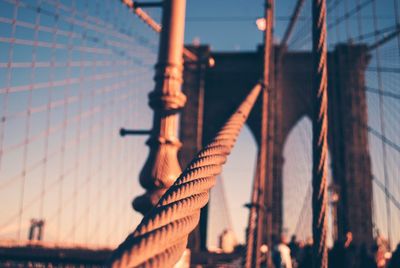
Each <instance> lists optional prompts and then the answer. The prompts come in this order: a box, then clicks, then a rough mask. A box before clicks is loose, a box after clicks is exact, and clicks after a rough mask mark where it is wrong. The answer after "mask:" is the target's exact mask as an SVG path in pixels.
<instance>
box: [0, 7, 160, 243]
mask: <svg viewBox="0 0 400 268" xmlns="http://www.w3.org/2000/svg"><path fill="white" fill-rule="evenodd" d="M157 43H158V35H157V34H156V33H154V32H153V31H152V30H151V29H149V28H148V27H146V26H145V25H144V24H143V23H142V22H141V21H140V20H139V19H138V18H136V17H134V16H132V15H131V14H130V12H129V10H128V9H126V7H124V6H123V5H121V4H120V3H119V2H117V1H111V0H109V1H100V0H97V1H76V0H71V1H58V0H36V1H23V0H1V1H0V50H1V51H2V52H5V53H1V55H0V71H1V80H0V103H1V104H0V107H1V108H0V116H1V122H0V200H1V202H0V215H2V217H1V219H0V240H1V243H3V242H4V243H7V244H15V243H21V244H23V243H26V241H27V239H28V230H29V228H30V221H31V220H33V221H43V222H44V226H45V230H44V232H43V234H42V237H40V238H39V237H34V238H33V240H42V241H41V242H42V243H47V244H49V245H58V246H60V245H71V246H72V245H75V246H76V245H82V246H90V247H108V248H113V247H115V246H116V245H117V243H118V242H119V241H120V240H121V239H122V238H123V237H125V236H126V234H127V233H126V232H127V230H129V226H131V225H132V219H131V217H130V216H129V215H127V214H126V211H127V210H129V209H130V208H129V207H130V206H129V203H130V201H131V199H132V196H133V194H134V193H133V192H132V190H134V186H133V185H132V186H129V187H127V185H130V182H131V176H132V173H135V172H137V173H138V169H139V168H140V167H141V163H140V162H141V161H142V160H141V159H140V158H138V155H137V153H136V151H137V150H144V146H143V145H142V144H143V143H144V139H142V138H137V139H130V140H128V141H123V140H121V138H120V137H119V136H118V130H119V128H121V127H123V126H129V127H135V128H148V125H149V123H150V122H151V118H150V117H149V116H147V114H150V113H144V114H143V115H139V111H143V110H146V109H148V108H147V106H146V104H145V103H142V102H141V101H140V100H141V99H144V98H145V97H146V95H147V94H148V92H149V91H150V90H151V89H152V88H153V85H152V82H149V81H151V78H152V75H153V66H154V64H155V61H156V51H157ZM127 143H128V144H127ZM104 189H108V190H107V191H104ZM31 227H32V226H31Z"/></svg>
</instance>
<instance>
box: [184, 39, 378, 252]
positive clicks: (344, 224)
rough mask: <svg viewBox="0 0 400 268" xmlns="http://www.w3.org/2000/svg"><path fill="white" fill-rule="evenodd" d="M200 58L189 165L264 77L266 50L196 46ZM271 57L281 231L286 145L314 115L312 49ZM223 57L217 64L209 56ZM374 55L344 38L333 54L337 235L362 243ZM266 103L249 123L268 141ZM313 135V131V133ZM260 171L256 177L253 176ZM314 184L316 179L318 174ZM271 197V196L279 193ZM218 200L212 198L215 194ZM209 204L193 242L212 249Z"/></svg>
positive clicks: (270, 178)
mask: <svg viewBox="0 0 400 268" xmlns="http://www.w3.org/2000/svg"><path fill="white" fill-rule="evenodd" d="M190 49H191V50H192V51H193V52H194V53H196V54H197V55H198V56H199V59H200V60H199V62H197V63H187V64H186V65H185V70H184V85H183V91H184V94H185V95H186V96H187V98H188V101H187V104H186V106H185V107H184V108H183V110H182V114H181V121H180V139H181V141H182V143H183V147H182V148H181V150H180V155H179V157H180V163H181V165H182V167H184V166H186V165H187V163H188V161H190V159H191V158H192V157H193V156H194V154H195V153H196V152H197V151H198V150H199V149H200V148H201V147H202V145H203V144H206V143H207V141H209V140H210V139H211V138H212V137H213V136H214V135H215V134H216V132H217V131H218V129H219V128H220V127H221V126H222V125H223V123H224V122H225V121H226V120H227V118H228V117H229V115H230V114H231V113H232V112H233V111H234V110H235V108H236V107H237V106H238V105H239V104H240V102H241V101H242V100H243V99H244V97H245V96H246V95H247V94H248V93H249V91H250V89H251V88H252V87H253V86H254V85H255V83H256V82H257V81H258V80H259V78H260V77H261V72H262V66H263V63H262V60H263V56H262V49H259V50H258V51H256V52H234V53H231V52H224V53H211V52H210V50H209V48H208V47H206V46H200V47H196V48H190ZM274 55H275V57H273V59H272V61H273V62H271V64H272V66H274V72H272V73H271V76H272V77H271V78H272V79H271V81H273V83H272V85H273V88H272V90H271V94H270V100H271V101H270V107H269V110H270V118H269V124H270V132H269V135H268V137H269V139H270V144H271V145H273V146H272V147H270V148H273V150H270V152H271V155H269V156H268V159H269V162H271V163H272V168H271V169H270V172H268V171H267V174H269V175H267V177H266V178H265V179H266V180H267V184H266V185H270V186H269V187H267V189H268V190H267V195H270V196H272V198H271V199H272V201H268V200H266V207H267V211H268V213H269V214H270V216H271V217H272V226H271V227H270V232H271V235H272V234H277V235H278V234H280V233H281V231H282V224H283V213H284V211H283V204H282V179H283V178H282V171H283V164H284V157H283V145H284V143H285V140H286V138H287V137H288V135H289V133H290V131H291V129H292V128H294V126H295V125H296V124H297V123H298V122H299V121H300V120H301V118H302V117H304V116H307V117H310V115H311V107H312V105H311V101H312V100H311V88H312V73H311V70H312V54H311V52H308V51H307V52H288V53H285V54H284V55H283V56H282V57H280V56H279V55H280V48H279V47H275V49H274ZM210 58H212V59H213V60H214V61H215V66H210V64H209V59H210ZM368 59H369V56H368V54H367V49H366V47H365V46H363V45H338V46H336V47H335V49H334V50H333V51H332V52H330V53H329V60H328V63H329V66H328V73H329V108H328V110H329V137H328V139H329V150H330V153H331V160H332V166H331V168H332V174H333V184H334V189H335V190H336V192H337V193H338V195H339V201H338V204H337V213H336V214H337V215H335V217H336V221H337V225H336V231H337V238H338V239H344V238H345V235H346V233H347V232H352V233H353V238H354V242H355V243H358V244H361V243H367V244H370V243H371V242H372V173H371V163H370V155H369V149H368V133H367V130H366V128H365V127H364V126H365V125H367V104H366V93H365V90H364V84H365V81H364V80H365V75H364V72H365V68H366V67H367V64H368ZM260 104H261V103H260V102H258V103H257V104H256V106H255V107H254V109H253V111H252V113H251V115H250V117H249V120H248V122H247V125H248V126H249V128H250V130H251V132H252V134H253V135H254V137H255V140H256V141H257V143H258V145H259V144H260V135H259V133H260V111H261V106H260ZM310 138H311V137H310ZM251 180H252V178H248V183H249V184H250V183H251ZM310 183H311V179H310ZM271 199H270V200H271ZM211 202H212V201H211ZM207 214H208V213H207V207H205V208H204V209H203V211H202V214H201V220H200V224H199V226H198V228H197V229H196V230H195V231H194V232H193V233H192V235H191V238H190V241H189V246H190V247H191V248H192V250H204V249H205V245H206V236H207Z"/></svg>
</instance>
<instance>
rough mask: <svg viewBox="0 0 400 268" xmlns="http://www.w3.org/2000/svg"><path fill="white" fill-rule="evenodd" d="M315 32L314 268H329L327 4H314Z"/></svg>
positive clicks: (317, 0) (322, 1)
mask: <svg viewBox="0 0 400 268" xmlns="http://www.w3.org/2000/svg"><path fill="white" fill-rule="evenodd" d="M312 22H313V26H312V31H313V38H312V39H313V76H314V77H313V79H314V80H313V90H312V94H313V99H314V109H313V118H312V119H313V141H312V146H313V177H312V186H313V194H312V208H313V222H312V229H313V239H314V248H313V259H314V260H313V267H315V268H317V267H318V268H326V267H327V266H328V254H327V253H328V252H327V247H326V235H327V197H328V195H327V164H328V159H327V156H328V144H327V138H328V113H327V111H328V94H327V93H328V92H327V89H328V78H327V31H326V1H325V0H313V2H312Z"/></svg>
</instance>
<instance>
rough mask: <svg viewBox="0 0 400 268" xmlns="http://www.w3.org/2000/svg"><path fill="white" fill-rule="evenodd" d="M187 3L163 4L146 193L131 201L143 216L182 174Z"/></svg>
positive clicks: (144, 177)
mask: <svg viewBox="0 0 400 268" xmlns="http://www.w3.org/2000/svg"><path fill="white" fill-rule="evenodd" d="M185 8H186V0H165V1H164V2H163V12H162V25H163V27H162V30H161V37H160V46H159V53H158V63H157V65H156V75H155V78H154V80H155V84H156V85H155V89H154V91H153V92H151V93H150V95H149V105H150V107H151V108H152V109H153V110H154V117H153V129H152V133H151V136H150V139H149V140H148V142H147V144H148V146H149V148H150V153H149V156H148V158H147V161H146V163H145V165H144V167H143V169H142V171H141V173H140V184H141V185H142V186H143V188H145V189H146V193H145V194H144V195H142V196H139V197H137V198H136V199H135V200H134V201H133V207H134V208H135V210H137V211H139V212H141V213H142V214H146V213H147V212H148V211H149V210H150V209H151V208H152V207H153V206H154V205H155V204H156V203H157V202H158V200H159V198H160V197H161V196H162V195H163V194H164V193H165V191H166V190H167V189H168V188H169V187H170V186H171V185H172V184H173V183H174V181H175V179H176V178H177V177H178V176H179V174H180V173H181V168H180V166H179V162H178V157H177V153H178V150H179V148H180V146H181V143H180V141H179V139H178V137H177V131H178V129H177V127H178V114H177V113H178V111H179V110H180V109H181V108H182V107H183V106H184V105H185V102H186V97H185V95H184V94H183V93H182V92H181V85H182V69H183V60H182V52H183V37H184V26H185Z"/></svg>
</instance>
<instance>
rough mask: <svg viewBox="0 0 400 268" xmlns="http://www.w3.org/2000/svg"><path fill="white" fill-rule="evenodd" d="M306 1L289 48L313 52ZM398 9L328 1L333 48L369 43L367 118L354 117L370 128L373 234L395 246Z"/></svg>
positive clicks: (398, 218)
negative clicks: (360, 119)
mask: <svg viewBox="0 0 400 268" xmlns="http://www.w3.org/2000/svg"><path fill="white" fill-rule="evenodd" d="M302 2H304V3H302V5H301V10H300V12H299V15H298V19H297V23H296V24H295V26H293V30H292V32H291V35H290V36H289V37H288V40H287V44H288V51H310V50H311V47H312V42H311V41H312V35H311V33H312V31H311V14H310V12H309V10H310V9H311V3H312V2H311V1H310V0H305V1H302ZM399 13H400V8H399V3H398V1H397V0H382V1H376V0H352V1H344V0H327V32H328V37H329V38H328V40H327V41H328V52H332V51H333V50H334V49H335V47H336V46H337V45H339V44H348V45H349V44H350V45H365V46H366V47H367V50H368V54H369V56H370V58H369V61H368V65H367V67H366V70H365V88H364V90H365V93H366V96H367V112H368V120H367V123H364V122H361V121H358V119H355V118H353V120H354V121H355V123H357V124H358V126H359V127H360V128H361V129H364V130H365V131H367V132H368V143H369V152H370V158H371V164H372V173H373V202H372V206H373V214H374V215H373V223H374V229H375V232H374V236H375V237H380V238H381V239H384V240H386V241H387V242H388V243H389V244H390V247H391V249H392V250H393V249H395V247H396V245H397V244H398V243H399V242H400V207H399V204H400V190H399V189H400V179H399V178H400V177H399V169H398V167H399V165H400V137H399V135H398V133H399V132H400V101H399V100H400V91H399V83H400V23H399V17H400V15H399ZM328 62H329V59H328ZM328 72H329V70H328ZM331 77H333V79H334V76H331ZM333 83H335V81H333ZM303 191H305V190H303Z"/></svg>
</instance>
